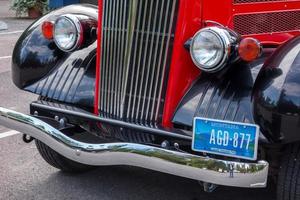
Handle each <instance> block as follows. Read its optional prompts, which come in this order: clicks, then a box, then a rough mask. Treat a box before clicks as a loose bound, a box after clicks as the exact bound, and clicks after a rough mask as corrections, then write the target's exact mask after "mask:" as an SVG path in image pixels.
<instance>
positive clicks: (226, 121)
mask: <svg viewBox="0 0 300 200" xmlns="http://www.w3.org/2000/svg"><path fill="white" fill-rule="evenodd" d="M98 3H99V5H98V7H97V6H93V5H87V4H79V5H71V6H67V7H64V8H61V9H58V10H55V11H52V12H50V13H49V14H47V15H45V16H43V17H42V18H40V19H39V20H37V21H36V22H34V23H33V24H32V25H31V26H30V27H29V28H28V29H27V30H26V31H25V32H24V33H23V34H22V36H21V37H20V39H19V40H18V42H17V44H16V46H15V49H14V52H13V58H12V59H13V60H12V79H13V82H14V84H15V85H16V86H17V87H18V88H20V89H22V90H25V91H28V92H32V93H34V94H37V95H38V96H39V98H38V99H37V100H36V101H33V102H32V103H31V104H30V115H27V114H22V113H19V112H15V111H12V110H8V109H6V108H0V124H1V125H3V126H6V127H8V128H11V129H15V130H17V131H20V132H22V133H24V135H23V139H24V141H25V142H31V141H33V140H35V143H36V146H37V149H38V151H39V153H40V154H41V156H42V157H43V158H44V159H45V161H46V162H48V163H49V164H50V165H52V166H54V167H56V168H58V169H61V170H62V171H64V172H69V173H71V172H74V173H75V172H82V171H86V170H89V169H91V168H94V167H96V166H110V165H130V166H137V167H142V168H147V169H151V170H156V171H160V172H164V173H169V174H173V175H177V176H181V177H185V178H189V179H194V180H197V181H199V182H200V183H201V185H202V186H203V188H204V190H205V191H207V192H211V191H213V190H214V189H215V188H216V186H217V185H223V186H232V187H245V188H262V187H266V185H267V180H272V181H276V183H277V185H278V188H277V197H278V200H299V199H300V117H299V115H300V37H298V35H299V33H300V32H299V31H300V1H299V0H222V1H219V0H214V1H213V0H99V1H98Z"/></svg>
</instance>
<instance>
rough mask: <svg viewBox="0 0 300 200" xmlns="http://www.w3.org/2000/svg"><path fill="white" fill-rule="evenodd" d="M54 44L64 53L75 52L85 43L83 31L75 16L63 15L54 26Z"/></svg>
mask: <svg viewBox="0 0 300 200" xmlns="http://www.w3.org/2000/svg"><path fill="white" fill-rule="evenodd" d="M53 38H54V42H55V44H56V45H57V47H58V48H59V49H61V50H63V51H66V52H70V51H73V50H75V49H77V48H79V46H80V45H81V43H82V41H83V30H82V26H81V23H80V21H79V19H78V18H77V17H76V16H74V15H63V16H61V17H59V18H58V19H57V20H56V21H55V24H54V34H53Z"/></svg>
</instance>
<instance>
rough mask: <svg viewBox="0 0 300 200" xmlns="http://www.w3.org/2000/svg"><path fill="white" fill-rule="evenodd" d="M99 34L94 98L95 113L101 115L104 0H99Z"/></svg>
mask: <svg viewBox="0 0 300 200" xmlns="http://www.w3.org/2000/svg"><path fill="white" fill-rule="evenodd" d="M98 8H99V9H98V27H99V28H98V33H97V34H98V35H97V61H96V83H95V99H94V113H95V114H96V115H99V89H100V67H101V66H100V63H101V56H100V55H101V54H100V53H101V52H100V51H101V37H102V30H101V28H100V27H102V13H103V11H102V8H103V0H98Z"/></svg>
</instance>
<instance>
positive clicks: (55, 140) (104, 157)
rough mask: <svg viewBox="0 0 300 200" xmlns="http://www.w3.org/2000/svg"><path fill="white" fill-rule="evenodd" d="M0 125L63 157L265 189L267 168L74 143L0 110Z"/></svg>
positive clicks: (159, 150) (128, 146)
mask: <svg viewBox="0 0 300 200" xmlns="http://www.w3.org/2000/svg"><path fill="white" fill-rule="evenodd" d="M0 125H3V126H5V127H7V128H11V129H14V130H17V131H20V132H22V133H25V134H28V135H30V136H32V137H34V138H36V139H38V140H40V141H42V142H44V143H45V144H47V145H48V146H49V147H51V148H52V149H55V150H56V151H57V152H58V153H60V154H62V155H64V156H65V157H67V158H69V159H71V160H74V161H76V162H80V163H84V164H88V165H94V166H108V165H130V166H137V167H142V168H147V169H151V170H155V171H160V172H164V173H169V174H173V175H177V176H182V177H186V178H190V179H195V180H199V181H203V182H208V183H213V184H218V185H227V186H235V187H253V188H259V187H265V186H266V184H267V176H268V168H269V165H268V163H267V162H266V161H259V162H257V163H243V162H231V161H225V160H217V159H212V158H208V157H201V156H197V155H193V154H187V153H182V152H177V151H170V150H166V149H162V148H157V147H153V146H149V145H141V144H134V143H108V144H89V143H83V142H79V141H76V140H74V139H72V138H70V137H68V136H66V135H65V134H63V133H62V132H60V131H59V130H57V129H55V128H53V127H52V126H50V125H49V124H47V123H45V122H43V121H41V120H39V119H37V118H35V117H32V116H29V115H25V114H22V113H18V112H15V111H12V110H8V109H5V108H1V107H0Z"/></svg>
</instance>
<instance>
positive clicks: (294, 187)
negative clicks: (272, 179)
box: [277, 144, 300, 200]
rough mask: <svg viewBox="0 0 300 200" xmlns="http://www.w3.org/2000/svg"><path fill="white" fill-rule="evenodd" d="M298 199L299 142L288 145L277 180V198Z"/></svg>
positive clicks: (299, 197) (299, 186) (299, 187)
mask: <svg viewBox="0 0 300 200" xmlns="http://www.w3.org/2000/svg"><path fill="white" fill-rule="evenodd" d="M299 199H300V144H291V145H288V147H287V149H286V151H285V152H284V155H283V158H282V161H281V166H280V171H279V174H278V182H277V200H299Z"/></svg>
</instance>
